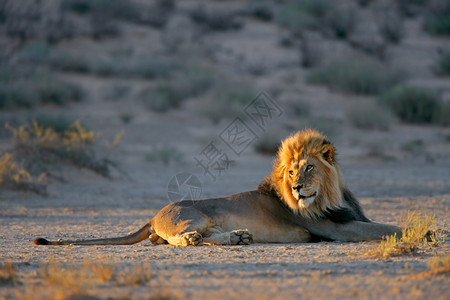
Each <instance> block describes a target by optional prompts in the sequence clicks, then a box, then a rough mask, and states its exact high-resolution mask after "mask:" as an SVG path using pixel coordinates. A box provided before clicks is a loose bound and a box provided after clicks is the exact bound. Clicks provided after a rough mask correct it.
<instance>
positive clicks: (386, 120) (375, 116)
mask: <svg viewBox="0 0 450 300" xmlns="http://www.w3.org/2000/svg"><path fill="white" fill-rule="evenodd" d="M346 113H347V118H348V119H349V121H350V123H351V124H352V125H353V126H354V127H356V128H361V129H379V130H388V129H389V127H390V125H391V124H392V122H393V116H392V115H391V113H390V111H387V110H385V109H383V108H381V107H380V106H378V105H374V104H373V103H371V102H368V103H366V102H364V103H358V104H353V105H351V106H349V107H348V108H347V111H346Z"/></svg>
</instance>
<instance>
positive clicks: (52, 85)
mask: <svg viewBox="0 0 450 300" xmlns="http://www.w3.org/2000/svg"><path fill="white" fill-rule="evenodd" d="M1 68H2V67H0V109H10V108H14V107H24V108H33V107H36V106H37V105H38V104H46V103H47V104H48V103H51V104H58V105H65V104H67V103H68V102H70V101H80V100H82V99H83V97H84V92H83V90H82V89H81V88H80V87H79V86H78V85H75V84H72V83H68V82H66V81H63V80H60V79H58V78H57V77H56V76H55V74H53V73H50V72H29V73H24V72H18V71H17V67H16V66H5V68H4V69H3V70H2V69H1Z"/></svg>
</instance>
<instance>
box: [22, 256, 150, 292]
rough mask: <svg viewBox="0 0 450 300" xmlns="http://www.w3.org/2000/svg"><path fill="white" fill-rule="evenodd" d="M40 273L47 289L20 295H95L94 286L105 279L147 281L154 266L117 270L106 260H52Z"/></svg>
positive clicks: (120, 282)
mask: <svg viewBox="0 0 450 300" xmlns="http://www.w3.org/2000/svg"><path fill="white" fill-rule="evenodd" d="M38 276H39V277H40V278H42V280H44V284H45V289H44V290H41V289H37V288H31V287H30V288H27V289H25V292H23V293H22V292H18V294H17V296H18V298H19V299H31V298H33V299H36V297H38V299H69V298H70V299H72V298H77V299H78V298H83V299H84V298H91V297H92V298H94V296H95V293H94V292H93V291H92V290H93V287H95V286H98V285H101V284H104V283H113V284H115V285H118V286H122V285H146V284H148V283H149V281H150V279H151V266H150V264H148V263H142V264H135V265H131V266H127V267H124V268H121V270H118V269H117V268H115V267H113V266H112V265H111V264H109V263H107V262H105V261H88V260H86V261H84V263H82V264H79V265H69V264H63V263H57V262H51V263H49V264H45V265H41V267H40V272H39V274H38ZM49 291H51V294H48V292H49Z"/></svg>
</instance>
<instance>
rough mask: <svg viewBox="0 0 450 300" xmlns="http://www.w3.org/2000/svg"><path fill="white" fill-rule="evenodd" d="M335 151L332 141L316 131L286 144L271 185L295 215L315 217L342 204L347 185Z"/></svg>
mask: <svg viewBox="0 0 450 300" xmlns="http://www.w3.org/2000/svg"><path fill="white" fill-rule="evenodd" d="M334 152H335V151H334V147H333V146H332V145H331V144H330V142H329V141H328V140H327V139H326V138H325V137H324V136H323V135H321V134H320V133H318V132H317V131H313V130H304V131H299V132H298V133H297V134H295V135H292V136H290V137H289V138H287V139H286V140H284V141H283V143H282V145H281V147H280V149H279V151H278V157H277V159H276V160H275V164H274V170H273V172H272V174H271V176H270V182H271V186H273V187H274V188H275V190H276V191H277V194H278V195H279V196H280V198H281V199H282V200H283V201H284V202H285V203H286V204H287V206H288V207H290V208H291V209H292V210H293V211H294V212H296V213H300V214H302V215H304V216H308V217H311V218H315V217H319V216H322V215H323V213H324V212H325V211H327V210H329V209H333V208H337V207H340V206H341V205H342V203H343V202H342V191H341V189H342V187H343V186H344V183H343V180H342V177H341V173H340V170H339V167H338V165H337V163H336V161H335V158H334Z"/></svg>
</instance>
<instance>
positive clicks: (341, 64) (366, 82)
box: [309, 55, 402, 95]
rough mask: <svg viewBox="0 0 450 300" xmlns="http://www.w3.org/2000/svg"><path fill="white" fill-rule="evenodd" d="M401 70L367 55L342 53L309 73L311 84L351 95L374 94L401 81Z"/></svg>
mask: <svg viewBox="0 0 450 300" xmlns="http://www.w3.org/2000/svg"><path fill="white" fill-rule="evenodd" d="M401 79H402V78H401V73H400V72H399V71H398V70H394V69H392V68H390V67H389V66H387V65H384V64H383V63H382V62H380V61H378V60H375V59H372V58H370V57H367V56H362V55H353V56H344V57H341V58H338V59H335V60H334V61H331V62H330V63H328V64H325V65H323V66H320V67H318V68H316V69H315V70H313V71H312V72H311V73H310V76H309V80H310V82H312V83H318V84H324V85H326V86H328V87H331V88H334V89H337V90H340V91H343V92H349V93H354V94H365V95H371V94H377V93H380V92H383V91H385V90H386V89H388V88H390V87H392V86H394V85H396V84H397V83H399V82H400V81H401Z"/></svg>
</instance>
